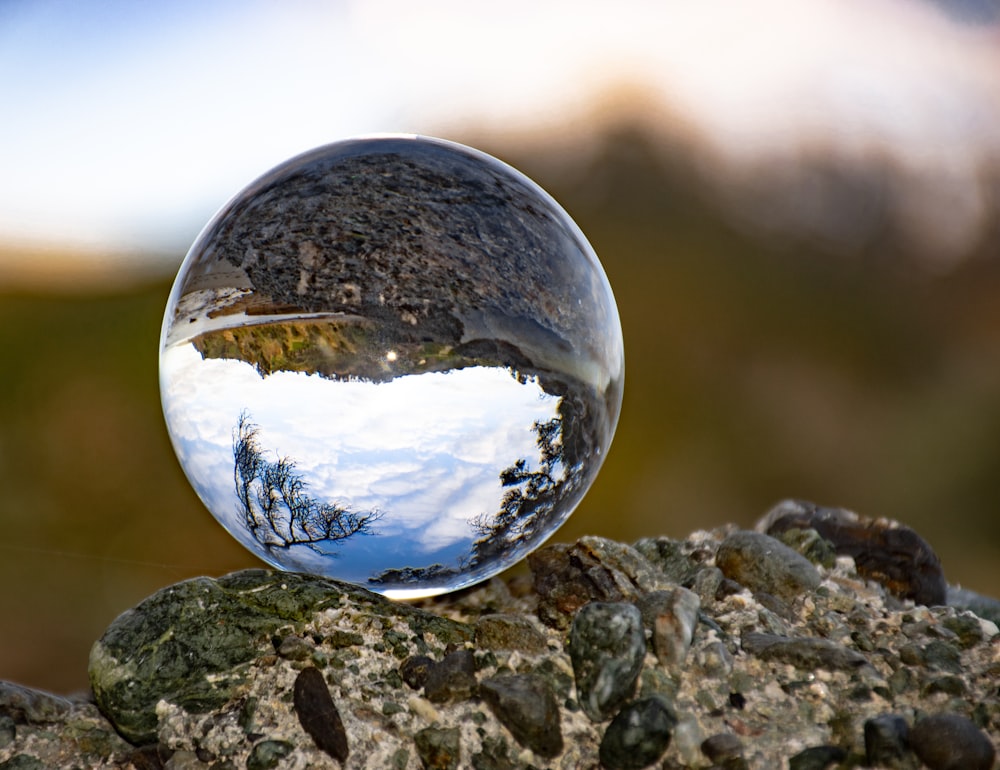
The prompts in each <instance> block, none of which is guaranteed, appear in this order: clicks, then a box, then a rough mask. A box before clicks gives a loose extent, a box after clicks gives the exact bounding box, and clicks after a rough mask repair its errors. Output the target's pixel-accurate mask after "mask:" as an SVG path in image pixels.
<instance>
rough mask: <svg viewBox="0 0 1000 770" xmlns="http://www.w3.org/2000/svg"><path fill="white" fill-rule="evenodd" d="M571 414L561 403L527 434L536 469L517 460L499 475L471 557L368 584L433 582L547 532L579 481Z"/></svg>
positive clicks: (476, 526) (385, 575)
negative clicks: (491, 509) (495, 504)
mask: <svg viewBox="0 0 1000 770" xmlns="http://www.w3.org/2000/svg"><path fill="white" fill-rule="evenodd" d="M572 409H573V407H572V406H571V405H569V404H568V403H567V401H566V399H565V398H563V399H561V401H560V406H559V416H558V417H553V418H552V419H551V420H547V421H545V422H541V421H536V422H535V423H534V425H533V426H532V430H534V431H535V433H536V434H537V439H536V442H535V443H536V444H537V446H538V451H539V457H538V459H539V462H538V467H537V470H530V469H529V466H528V461H527V459H526V458H523V457H522V458H519V459H517V460H515V461H514V463H513V464H512V465H510V466H508V467H507V468H504V469H503V470H502V471H501V472H500V484H501V486H503V487H504V489H505V490H506V491H505V492H504V496H503V499H502V500H501V503H500V510H499V511H498V512H496V513H493V514H485V513H484V514H480V515H479V516H477V517H475V518H474V519H473V520H472V521H471V522H470V523H471V525H472V528H473V531H474V532H475V535H476V540H475V541H474V542H473V543H472V549H471V553H470V554H469V555H468V556H466V557H464V558H463V559H461V560H460V561H459V562H458V565H457V566H454V567H449V566H445V565H443V564H432V565H430V566H428V567H403V568H402V569H392V570H386V571H385V572H382V573H380V574H378V575H375V576H374V577H371V578H369V579H368V582H369V583H373V584H376V585H388V586H392V585H415V584H418V583H428V582H439V581H441V580H443V579H446V578H449V577H452V576H454V575H457V574H459V573H471V572H472V571H474V570H476V569H477V568H479V567H482V566H485V565H487V564H488V563H490V562H491V561H494V560H497V561H498V562H499V561H500V560H502V559H503V558H504V557H505V556H506V557H509V556H510V555H511V554H513V553H515V552H523V548H524V547H525V546H530V544H531V543H532V542H533V541H534V540H535V539H536V538H538V537H539V536H541V535H544V534H545V533H547V532H549V531H550V528H551V527H552V526H554V525H555V524H556V523H557V522H556V519H557V518H558V517H559V516H560V515H563V514H565V513H566V512H567V508H566V507H565V505H564V501H567V500H569V499H570V498H571V497H572V496H573V495H574V494H575V493H576V490H577V489H578V488H579V487H580V485H581V483H582V480H583V464H582V463H581V462H580V461H576V462H570V461H569V459H568V455H569V454H570V451H572V450H573V449H574V446H573V443H572V442H568V441H567V438H571V437H567V436H565V435H564V425H565V420H566V419H567V417H569V418H570V420H572V416H573V412H572Z"/></svg>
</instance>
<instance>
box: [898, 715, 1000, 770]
mask: <svg viewBox="0 0 1000 770" xmlns="http://www.w3.org/2000/svg"><path fill="white" fill-rule="evenodd" d="M910 747H911V748H912V749H913V752H914V753H915V754H916V755H917V756H918V757H920V761H921V762H923V763H924V764H925V765H927V767H929V768H930V770H990V768H992V767H993V761H994V759H996V749H995V748H994V746H993V744H992V743H991V742H990V739H989V738H987V737H986V735H985V734H984V733H983V731H982V730H980V729H979V728H978V727H976V726H975V725H974V724H973V723H972V722H971V721H969V720H968V719H966V718H965V717H963V716H959V715H958V714H934V715H932V716H928V717H924V718H923V719H919V720H917V722H915V723H914V725H913V729H912V730H911V731H910Z"/></svg>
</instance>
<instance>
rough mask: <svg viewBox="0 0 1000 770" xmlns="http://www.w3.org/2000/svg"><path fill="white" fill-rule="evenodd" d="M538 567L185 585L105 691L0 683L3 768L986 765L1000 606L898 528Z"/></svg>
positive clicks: (766, 535)
mask: <svg viewBox="0 0 1000 770" xmlns="http://www.w3.org/2000/svg"><path fill="white" fill-rule="evenodd" d="M529 564H530V567H531V571H532V576H531V578H530V580H529V579H514V580H511V581H509V582H505V581H502V580H499V579H494V580H493V581H490V582H488V583H486V584H484V585H482V586H480V587H478V588H475V589H472V590H468V591H465V592H462V593H459V594H456V595H451V596H445V597H442V598H438V599H435V600H427V601H425V602H423V603H421V605H420V606H413V605H406V604H400V603H393V602H390V601H388V600H386V599H383V598H382V597H380V596H377V595H375V594H371V593H368V592H367V591H365V590H363V589H360V588H357V587H354V586H350V585H346V584H342V583H337V582H335V581H330V580H325V579H321V578H316V577H311V576H306V575H297V574H291V573H278V572H271V571H266V570H249V571H244V572H238V573H234V574H232V575H228V576H225V577H222V578H219V579H209V578H198V579H195V580H190V581H185V582H183V583H179V584H177V585H175V586H171V587H169V588H166V589H164V590H162V591H160V592H158V593H157V594H155V595H153V596H152V597H150V598H149V599H147V600H145V601H144V602H142V603H141V604H140V605H138V606H137V607H136V608H135V609H133V610H131V611H129V612H126V613H125V614H123V615H122V616H121V617H120V618H118V619H117V620H116V621H115V622H114V623H113V624H112V625H111V627H109V628H108V630H107V631H106V633H105V634H104V636H103V637H102V638H101V639H100V640H99V641H98V642H97V643H96V644H95V645H94V649H93V652H92V655H91V665H90V674H91V681H92V684H93V694H92V697H86V698H63V697H59V696H55V695H50V694H47V693H42V692H38V691H34V690H30V689H27V688H24V687H20V686H18V685H14V684H0V768H44V767H67V768H72V767H80V768H84V767H97V768H100V767H134V768H139V769H145V768H174V769H175V770H179V769H180V768H206V769H207V768H213V769H214V770H224V769H225V768H237V767H239V768H242V767H247V768H252V769H257V770H260V769H263V768H322V767H332V768H336V767H345V768H398V769H399V770H404V769H405V768H410V769H412V770H417V769H418V768H474V769H475V770H498V769H500V768H532V767H534V768H599V767H604V768H608V769H609V770H610V769H613V768H643V767H651V768H662V769H663V770H680V768H716V769H719V770H722V769H724V770H739V769H741V768H754V769H756V768H760V769H761V770H765V769H766V770H771V769H772V768H786V767H787V768H789V769H790V770H822V769H823V768H830V769H832V768H854V767H870V768H905V769H912V770H916V769H917V768H921V767H928V768H931V769H932V770H944V769H946V768H947V769H952V768H953V769H956V770H957V769H958V768H962V769H963V770H988V769H989V768H992V767H994V762H995V748H994V746H995V744H996V742H997V740H998V737H1000V688H998V681H1000V633H998V628H997V622H1000V602H997V601H995V600H992V599H989V598H985V597H981V596H977V595H975V594H971V593H969V592H966V591H961V590H958V589H956V588H954V587H950V586H948V585H947V583H946V582H945V580H944V576H943V573H942V570H941V565H940V564H939V563H938V561H937V558H936V556H935V555H934V552H933V550H932V549H931V548H930V546H929V545H928V544H927V543H925V542H924V541H923V540H922V539H921V538H920V537H919V536H918V535H917V534H916V533H915V532H913V531H912V530H910V529H908V528H906V527H902V526H898V525H895V524H893V523H891V522H885V521H874V520H864V519H858V518H857V517H854V516H853V515H852V514H849V513H847V512H845V511H841V510H836V509H822V508H817V507H816V506H812V505H809V504H804V503H796V502H786V503H783V504H782V505H780V506H778V507H777V508H776V509H774V510H773V511H771V512H770V513H769V514H768V515H767V516H766V517H765V518H764V519H762V520H761V522H760V523H759V525H758V527H757V529H756V531H741V530H738V529H736V528H735V527H725V528H721V529H718V530H713V531H711V532H695V533H693V534H692V535H690V536H689V537H688V538H686V539H684V540H672V539H668V538H650V539H645V540H642V541H640V542H638V543H636V544H635V545H632V546H629V545H625V544H622V543H617V542H613V541H609V540H605V539H601V538H597V537H589V538H583V539H581V540H580V541H578V542H577V543H574V544H571V545H567V544H556V545H549V546H545V547H543V548H542V549H540V550H539V551H536V552H535V553H534V554H532V556H531V557H529Z"/></svg>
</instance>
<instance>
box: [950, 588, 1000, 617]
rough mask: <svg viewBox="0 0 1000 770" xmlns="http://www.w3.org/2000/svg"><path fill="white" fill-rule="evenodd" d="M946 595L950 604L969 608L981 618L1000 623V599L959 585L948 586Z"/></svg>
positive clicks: (963, 608)
mask: <svg viewBox="0 0 1000 770" xmlns="http://www.w3.org/2000/svg"><path fill="white" fill-rule="evenodd" d="M946 597H947V598H946V601H947V603H948V605H949V606H951V607H955V608H956V609H960V610H969V611H970V612H973V613H975V614H976V615H978V616H979V617H981V618H984V619H986V620H991V621H993V622H994V623H996V624H997V625H1000V599H994V598H993V597H990V596H983V595H982V594H978V593H976V592H975V591H970V590H969V589H967V588H961V587H959V586H948V591H947V594H946Z"/></svg>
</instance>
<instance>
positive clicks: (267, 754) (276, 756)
mask: <svg viewBox="0 0 1000 770" xmlns="http://www.w3.org/2000/svg"><path fill="white" fill-rule="evenodd" d="M294 749H295V746H294V745H293V744H291V743H289V742H288V741H261V742H260V743H257V744H255V745H254V747H253V748H252V749H251V750H250V756H249V757H247V770H271V768H274V767H277V766H278V763H280V762H281V760H283V759H284V758H285V757H287V756H288V755H289V754H291V753H292V751H294Z"/></svg>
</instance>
